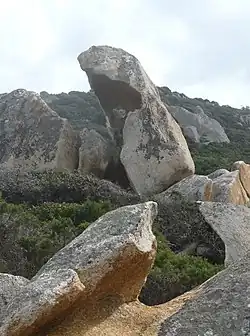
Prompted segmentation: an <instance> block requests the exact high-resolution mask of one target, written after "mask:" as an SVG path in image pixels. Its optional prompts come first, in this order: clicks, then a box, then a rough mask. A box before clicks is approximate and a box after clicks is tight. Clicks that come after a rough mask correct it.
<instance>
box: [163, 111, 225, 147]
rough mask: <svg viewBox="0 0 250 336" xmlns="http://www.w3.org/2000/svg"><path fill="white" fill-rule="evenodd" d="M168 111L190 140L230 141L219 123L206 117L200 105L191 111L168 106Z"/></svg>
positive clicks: (205, 141) (204, 141)
mask: <svg viewBox="0 0 250 336" xmlns="http://www.w3.org/2000/svg"><path fill="white" fill-rule="evenodd" d="M169 111H170V112H171V114H172V115H173V117H174V118H175V120H176V121H177V122H178V123H179V125H180V126H181V127H182V128H183V130H185V133H184V134H185V135H186V136H187V137H189V138H190V140H192V141H194V142H203V143H209V142H230V140H229V139H228V136H227V135H226V133H225V131H224V128H223V127H222V126H221V125H220V123H219V122H218V121H217V120H215V119H213V118H210V117H208V116H207V115H206V114H205V112H204V111H203V109H202V108H201V107H200V106H197V107H196V108H195V109H193V111H192V112H191V111H188V110H187V109H185V108H183V107H180V106H170V107H169ZM190 127H192V128H190Z"/></svg>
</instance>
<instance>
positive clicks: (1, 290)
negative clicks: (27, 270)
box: [0, 273, 29, 317]
mask: <svg viewBox="0 0 250 336" xmlns="http://www.w3.org/2000/svg"><path fill="white" fill-rule="evenodd" d="M28 283H29V280H28V279H25V278H23V277H20V276H14V275H11V274H4V273H0V317H1V316H3V314H4V312H5V309H6V306H7V305H8V304H9V302H10V301H11V300H12V298H13V297H14V296H16V295H17V294H18V293H19V292H20V291H21V290H22V288H23V287H24V286H26V285H28Z"/></svg>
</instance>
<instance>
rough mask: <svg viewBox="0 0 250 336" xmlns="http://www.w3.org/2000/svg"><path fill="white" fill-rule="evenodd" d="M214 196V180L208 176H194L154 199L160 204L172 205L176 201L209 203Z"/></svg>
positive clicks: (155, 196)
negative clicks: (212, 195)
mask: <svg viewBox="0 0 250 336" xmlns="http://www.w3.org/2000/svg"><path fill="white" fill-rule="evenodd" d="M211 194H212V180H211V179H209V178H208V177H207V176H202V175H192V176H188V177H186V178H185V179H183V180H181V181H180V182H177V183H175V184H174V185H173V186H171V187H170V188H168V189H167V190H165V191H163V192H162V193H160V194H157V195H154V196H153V199H154V200H155V201H156V202H158V203H159V204H163V205H164V204H171V203H173V202H176V201H178V202H179V201H181V200H184V201H186V202H195V201H209V200H210V199H211Z"/></svg>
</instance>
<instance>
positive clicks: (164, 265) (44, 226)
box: [0, 199, 221, 304]
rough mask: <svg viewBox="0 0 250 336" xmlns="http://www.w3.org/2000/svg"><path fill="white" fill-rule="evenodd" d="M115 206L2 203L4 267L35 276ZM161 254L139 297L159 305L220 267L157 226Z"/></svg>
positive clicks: (1, 257) (0, 244)
mask: <svg viewBox="0 0 250 336" xmlns="http://www.w3.org/2000/svg"><path fill="white" fill-rule="evenodd" d="M115 207H117V205H114V204H112V203H111V202H110V201H104V200H100V201H95V200H89V199H87V200H84V201H83V202H82V203H53V202H52V203H51V202H50V203H43V204H39V205H32V204H28V203H22V204H13V203H8V202H6V201H5V200H3V199H2V200H1V202H0V221H1V226H0V235H1V237H2V239H1V242H0V271H1V272H9V273H12V274H19V275H23V276H25V277H28V278H31V277H32V276H33V275H34V274H35V273H36V272H37V271H38V270H39V269H40V268H41V266H42V265H43V264H44V263H45V262H46V261H47V260H48V259H49V258H50V257H51V256H52V255H53V254H54V253H56V252H57V251H58V250H59V249H61V248H62V247H63V246H65V245H66V244H67V243H68V242H70V241H71V240H72V239H74V238H75V237H76V236H77V235H78V234H80V233H81V232H83V231H84V230H85V229H86V228H87V227H88V225H89V224H90V223H91V222H93V221H95V220H96V219H97V218H98V217H100V216H101V215H103V214H104V213H105V212H107V211H110V210H112V209H114V208H115ZM155 234H156V236H157V240H158V252H157V257H156V262H155V265H154V268H153V269H152V271H151V273H150V275H149V279H148V281H147V283H146V285H145V287H144V288H143V291H142V293H141V300H142V301H143V302H145V303H147V304H157V303H160V302H164V301H166V300H169V299H171V298H173V297H175V296H177V295H179V294H181V293H183V292H185V291H186V290H189V289H191V288H193V287H194V286H196V285H198V284H200V283H202V282H203V281H205V280H206V279H207V278H209V277H210V276H212V275H213V274H215V273H216V272H218V271H219V269H220V268H221V266H218V265H213V264H211V263H209V262H208V261H206V260H204V259H201V258H197V257H190V256H180V255H178V254H175V253H174V252H172V251H171V249H170V247H169V246H168V243H167V241H166V239H165V238H164V237H163V235H161V234H160V233H159V231H158V230H157V229H155Z"/></svg>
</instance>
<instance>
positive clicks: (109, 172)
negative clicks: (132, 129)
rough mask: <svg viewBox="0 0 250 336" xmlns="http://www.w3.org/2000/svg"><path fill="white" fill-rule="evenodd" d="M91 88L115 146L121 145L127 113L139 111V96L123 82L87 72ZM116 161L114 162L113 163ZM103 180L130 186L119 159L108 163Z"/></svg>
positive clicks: (124, 186)
mask: <svg viewBox="0 0 250 336" xmlns="http://www.w3.org/2000/svg"><path fill="white" fill-rule="evenodd" d="M87 73H88V77H89V81H90V85H91V88H92V89H93V90H94V92H95V94H96V95H97V97H98V99H99V101H100V104H101V106H102V108H103V109H104V111H105V113H106V115H107V117H108V119H109V122H110V125H111V127H112V129H113V134H114V137H115V142H116V146H117V148H118V149H119V150H121V148H122V145H123V137H122V130H123V126H124V122H125V119H126V116H127V114H128V112H130V111H134V110H136V109H140V108H141V105H142V99H141V95H140V93H139V92H138V91H136V90H135V89H134V88H132V87H131V86H130V85H128V84H127V83H125V82H123V81H117V80H112V79H110V78H108V77H107V76H105V75H96V74H93V73H91V72H90V71H87ZM115 161H116V162H115ZM104 178H105V179H108V180H110V181H112V182H114V183H118V184H119V185H120V186H121V187H123V188H125V189H127V188H129V186H130V183H129V179H128V176H127V173H126V171H125V168H124V166H123V165H122V163H121V162H120V159H119V158H117V160H113V161H112V162H110V163H109V165H108V167H107V169H106V172H105V174H104Z"/></svg>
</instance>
